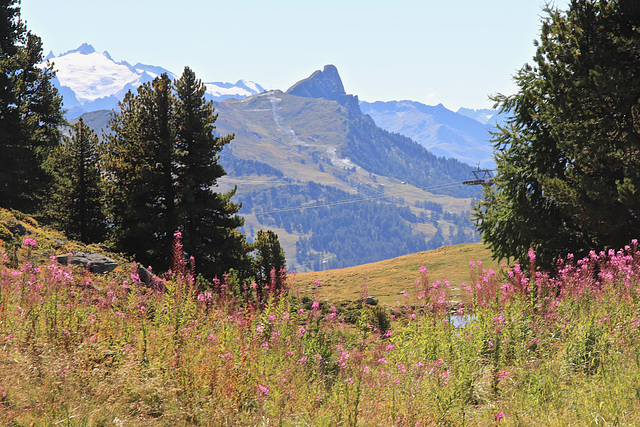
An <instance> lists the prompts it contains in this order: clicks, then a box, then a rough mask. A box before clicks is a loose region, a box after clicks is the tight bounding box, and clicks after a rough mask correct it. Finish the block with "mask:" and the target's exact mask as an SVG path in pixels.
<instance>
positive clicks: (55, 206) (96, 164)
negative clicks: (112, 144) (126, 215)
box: [46, 118, 106, 243]
mask: <svg viewBox="0 0 640 427" xmlns="http://www.w3.org/2000/svg"><path fill="white" fill-rule="evenodd" d="M99 144H100V142H99V140H98V136H97V135H96V134H95V133H94V132H93V130H91V128H89V127H88V126H87V125H85V124H84V122H83V120H82V118H80V120H79V121H78V123H76V124H75V125H74V126H73V128H72V131H71V138H69V139H68V140H66V141H65V143H63V144H62V145H60V146H59V147H58V148H57V149H56V150H55V151H54V154H53V155H52V156H51V160H50V163H51V169H52V173H53V177H54V181H53V186H52V187H53V188H52V190H51V193H50V195H49V197H48V199H47V203H46V204H47V207H48V209H47V213H46V216H47V222H48V223H50V224H52V225H53V226H55V227H56V228H58V229H60V230H62V231H64V232H65V233H66V234H67V236H69V237H71V238H74V239H78V240H80V241H82V242H86V243H94V242H100V241H102V240H103V239H104V238H105V235H106V218H105V215H104V210H103V195H104V192H103V184H102V177H101V172H100V156H99V149H100V147H99Z"/></svg>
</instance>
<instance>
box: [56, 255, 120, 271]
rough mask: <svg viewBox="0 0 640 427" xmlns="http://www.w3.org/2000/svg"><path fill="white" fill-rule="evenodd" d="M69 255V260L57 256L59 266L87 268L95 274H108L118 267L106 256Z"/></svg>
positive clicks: (66, 257) (66, 256) (64, 256)
mask: <svg viewBox="0 0 640 427" xmlns="http://www.w3.org/2000/svg"><path fill="white" fill-rule="evenodd" d="M70 255H71V259H69V255H58V256H56V259H57V260H58V262H59V263H60V264H63V265H67V264H69V263H71V264H75V265H81V266H82V267H83V268H88V269H89V271H91V272H92V273H97V274H103V273H108V272H110V271H113V270H115V268H116V267H117V266H118V263H117V262H115V261H114V260H112V259H111V258H109V257H108V256H105V255H102V254H99V253H97V252H75V253H73V254H70Z"/></svg>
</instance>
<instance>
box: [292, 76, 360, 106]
mask: <svg viewBox="0 0 640 427" xmlns="http://www.w3.org/2000/svg"><path fill="white" fill-rule="evenodd" d="M286 93H287V94H289V95H295V96H302V97H305V98H322V99H328V100H330V101H336V102H338V104H340V105H342V106H344V107H347V109H348V110H349V111H350V112H351V113H356V112H357V113H360V107H359V106H358V97H357V96H353V95H347V93H346V92H345V90H344V86H343V85H342V79H341V78H340V74H339V73H338V69H337V68H336V66H335V65H330V64H329V65H325V66H324V69H322V70H317V71H315V72H314V73H313V74H311V75H310V76H309V77H307V78H306V79H303V80H300V81H299V82H298V83H296V84H294V85H293V86H291V87H290V88H289V89H288V90H287V92H286Z"/></svg>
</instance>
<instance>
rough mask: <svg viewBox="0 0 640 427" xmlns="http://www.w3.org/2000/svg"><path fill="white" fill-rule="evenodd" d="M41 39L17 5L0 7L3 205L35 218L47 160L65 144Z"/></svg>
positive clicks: (7, 3)
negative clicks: (25, 20)
mask: <svg viewBox="0 0 640 427" xmlns="http://www.w3.org/2000/svg"><path fill="white" fill-rule="evenodd" d="M42 61H43V55H42V42H41V40H40V38H39V37H38V36H36V35H34V34H32V33H31V32H30V31H28V30H27V29H26V26H25V24H24V23H23V22H22V21H21V19H20V7H19V1H17V0H9V1H5V2H2V4H0V204H1V205H2V206H3V207H6V208H13V209H18V210H22V211H25V212H30V213H37V211H38V210H39V208H40V201H41V200H42V199H43V198H44V197H45V196H46V189H47V187H48V184H49V182H50V176H49V175H48V173H47V170H46V168H45V167H44V163H45V160H46V158H47V156H48V155H49V154H50V153H51V150H52V149H53V148H55V147H56V146H57V145H58V144H59V143H60V140H61V133H60V130H59V126H60V125H61V124H62V123H63V122H64V117H63V114H62V110H61V103H62V100H61V98H60V96H59V95H58V92H57V90H56V89H55V87H54V86H53V85H52V84H51V78H52V77H53V76H54V72H53V69H52V66H51V65H50V66H48V67H44V68H40V67H39V66H38V64H39V63H41V62H42Z"/></svg>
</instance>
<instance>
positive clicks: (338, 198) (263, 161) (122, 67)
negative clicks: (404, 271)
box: [48, 44, 501, 271]
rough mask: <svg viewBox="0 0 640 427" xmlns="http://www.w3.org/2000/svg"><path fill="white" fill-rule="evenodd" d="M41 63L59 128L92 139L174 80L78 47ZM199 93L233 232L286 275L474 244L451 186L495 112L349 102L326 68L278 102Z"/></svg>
mask: <svg viewBox="0 0 640 427" xmlns="http://www.w3.org/2000/svg"><path fill="white" fill-rule="evenodd" d="M48 58H49V60H51V61H53V62H54V64H55V65H54V68H55V69H57V70H58V71H57V78H56V81H55V82H54V84H56V86H57V87H58V89H59V90H60V92H61V94H62V95H63V98H64V107H65V108H67V109H68V113H67V116H68V117H70V118H73V117H74V116H77V115H79V114H82V117H83V118H84V121H85V123H87V124H88V125H89V126H91V127H92V128H93V129H94V130H96V131H98V132H101V131H102V130H104V131H106V132H108V128H107V123H108V118H109V116H110V114H111V111H112V110H113V109H115V108H116V107H117V102H118V101H119V100H120V99H122V97H123V96H124V94H125V93H126V91H127V90H134V89H136V88H137V87H138V86H139V85H140V84H143V83H145V82H148V81H151V80H152V79H153V78H154V77H155V76H157V75H159V74H161V73H167V74H168V75H169V76H170V77H171V78H176V77H177V76H176V75H175V74H173V73H171V72H170V71H168V70H166V69H164V68H162V67H158V66H151V65H145V64H139V63H138V64H135V65H130V64H129V63H127V62H125V61H122V62H115V61H114V60H113V59H112V58H111V56H110V55H109V54H108V53H107V52H103V53H97V52H96V51H95V49H94V48H93V47H92V46H90V45H88V44H83V45H82V46H80V47H79V48H78V49H74V50H72V51H69V52H65V53H63V54H61V55H59V56H57V57H56V56H53V55H52V54H51V55H49V57H48ZM205 85H206V86H207V94H206V97H207V98H208V99H210V100H213V101H214V107H215V109H216V113H217V114H218V121H217V122H216V128H217V132H218V133H219V134H220V135H227V134H231V133H233V134H235V138H234V140H233V141H232V142H231V144H229V146H227V147H225V149H224V150H223V151H222V153H221V159H220V162H221V164H222V165H223V167H224V169H225V170H226V171H227V173H228V175H227V176H226V177H224V178H223V179H221V180H220V181H219V190H220V191H228V190H231V189H233V188H234V187H237V193H236V195H235V196H234V200H235V201H237V202H241V203H242V210H241V211H240V214H241V215H242V216H243V217H244V218H245V220H246V223H245V227H244V232H245V233H246V234H247V236H249V237H250V238H251V237H252V236H253V235H254V234H255V232H256V231H257V230H259V229H272V230H273V231H275V232H276V233H277V234H278V236H279V237H280V241H281V243H282V246H283V248H284V249H285V252H286V255H287V260H288V264H289V265H290V266H295V268H296V269H298V270H299V271H308V270H321V269H326V268H336V267H346V266H351V265H358V264H363V263H367V262H374V261H379V260H382V259H387V258H392V257H395V256H399V255H403V254H408V253H413V252H418V251H422V250H426V249H433V248H438V247H440V246H442V245H445V244H455V243H463V242H472V241H477V240H478V237H477V235H476V234H475V231H474V228H473V225H472V224H471V222H470V221H469V217H468V212H469V210H470V208H471V204H472V200H473V199H474V198H475V197H477V196H478V195H479V193H480V188H478V187H469V186H463V185H462V184H461V183H462V181H464V180H468V179H472V178H473V173H472V171H473V169H474V167H475V166H476V165H477V164H480V166H481V167H490V166H491V165H492V153H491V147H490V146H489V143H488V142H487V140H488V132H489V130H490V129H491V127H492V126H493V124H495V123H496V122H497V121H499V120H501V118H500V117H499V116H495V112H493V111H491V110H470V109H461V110H460V111H459V112H453V111H451V110H448V109H446V108H445V107H444V106H442V105H437V106H428V105H424V104H420V103H417V102H413V101H393V102H371V103H370V102H360V101H359V100H358V97H357V96H355V95H350V94H347V93H346V91H345V88H344V87H343V84H342V80H341V78H340V75H339V73H338V70H337V68H336V67H334V66H332V65H327V66H325V67H324V68H323V69H322V70H318V71H316V72H314V73H313V74H312V75H311V76H309V77H307V78H305V79H302V80H301V81H299V82H297V83H295V84H294V85H292V86H291V87H290V88H289V89H288V90H287V91H286V92H283V91H280V90H272V91H265V90H264V89H263V88H262V87H261V86H260V85H259V84H257V83H253V82H248V81H244V80H240V81H238V82H236V83H235V84H231V83H220V82H209V83H205ZM71 121H72V122H73V121H75V119H74V120H71Z"/></svg>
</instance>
